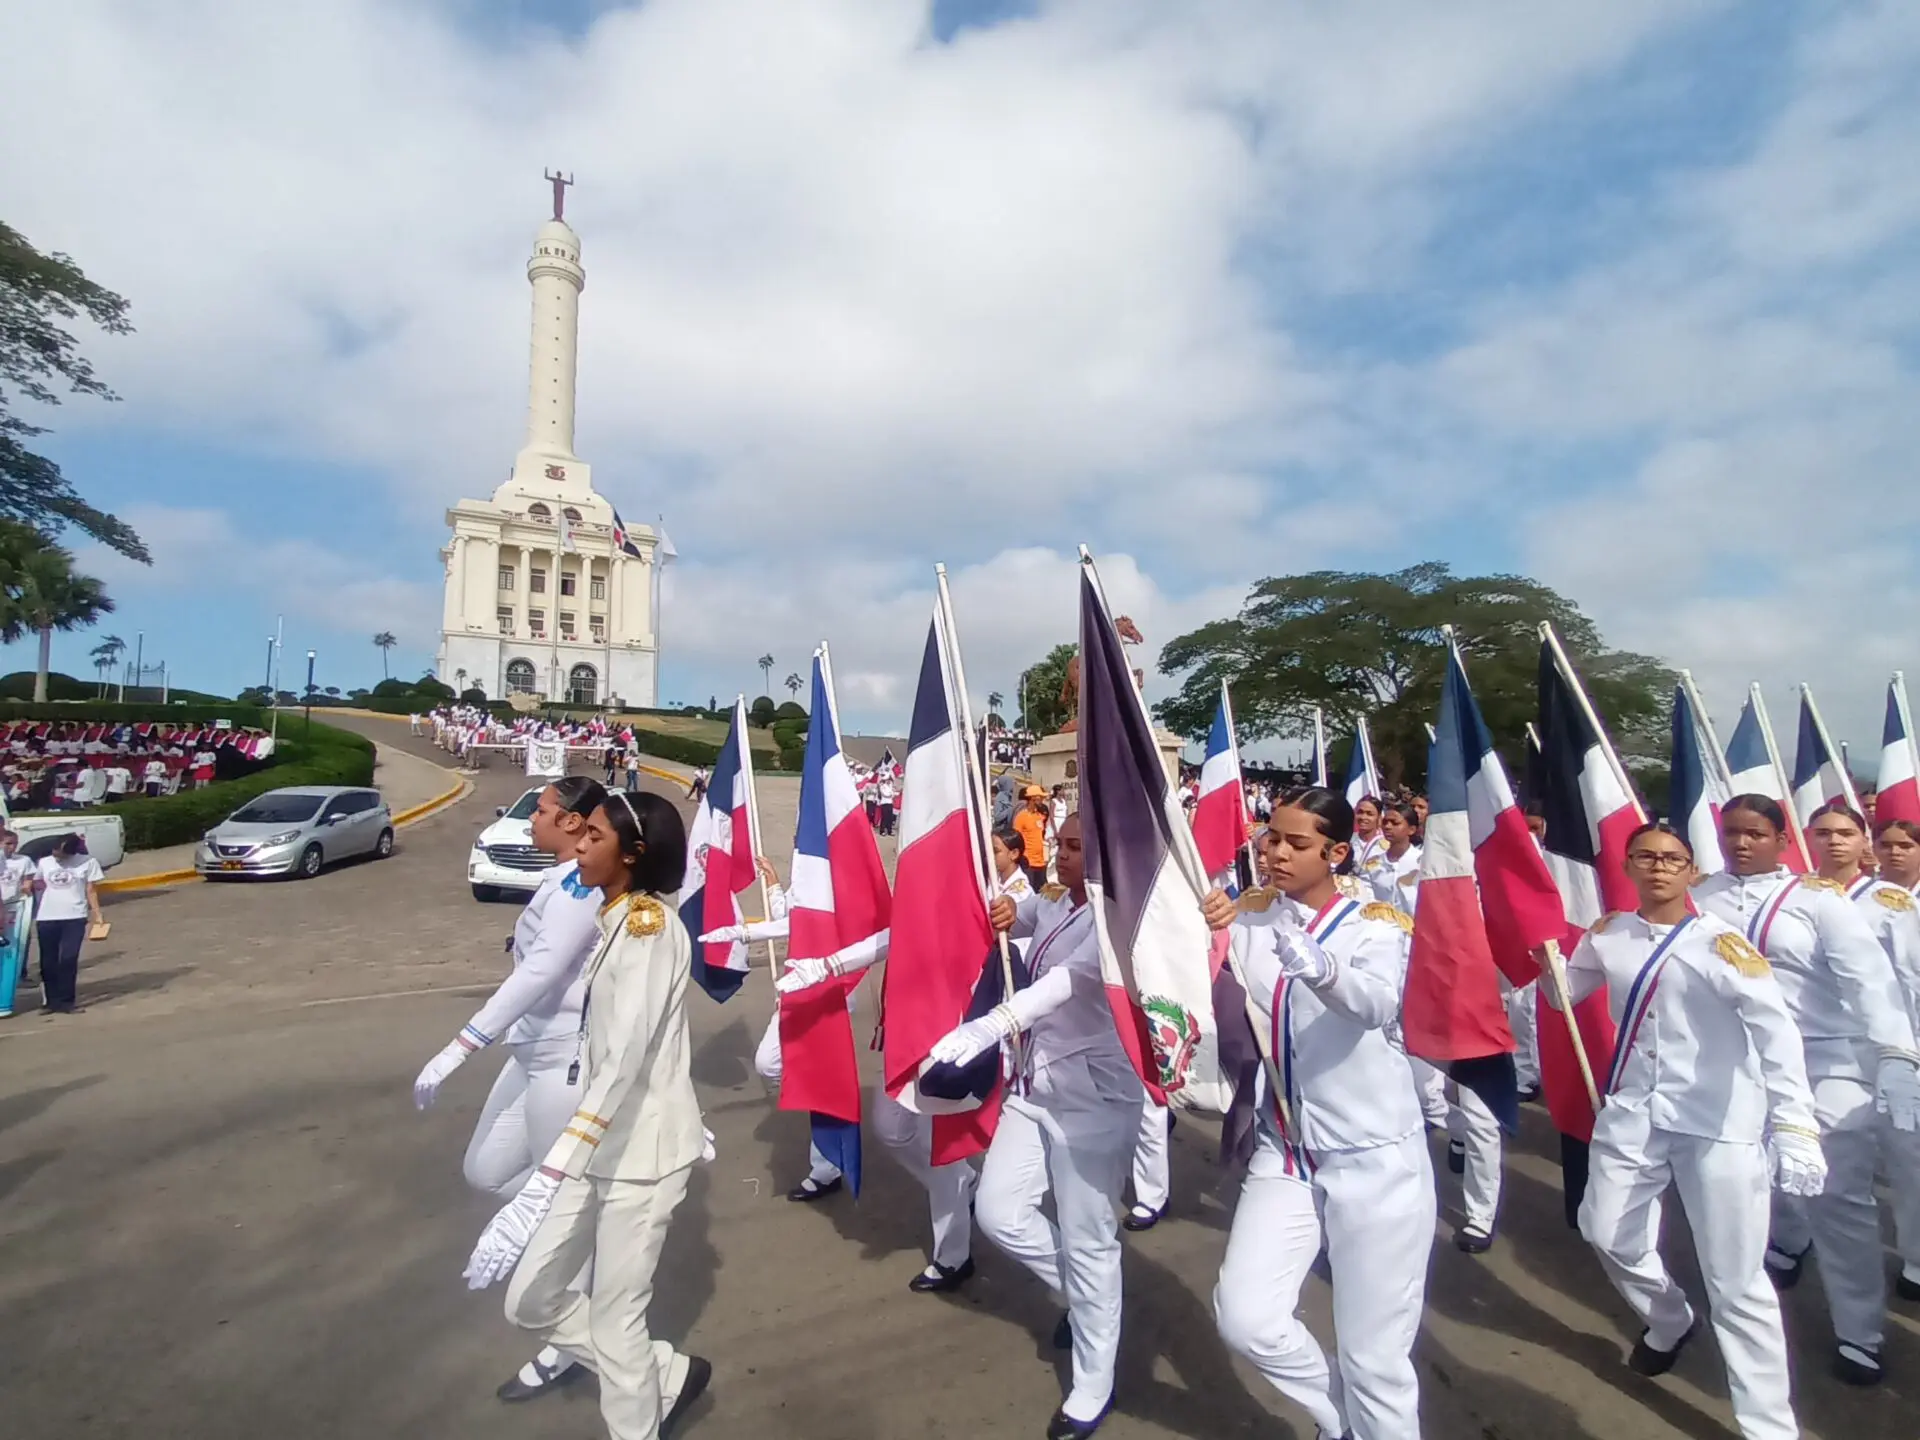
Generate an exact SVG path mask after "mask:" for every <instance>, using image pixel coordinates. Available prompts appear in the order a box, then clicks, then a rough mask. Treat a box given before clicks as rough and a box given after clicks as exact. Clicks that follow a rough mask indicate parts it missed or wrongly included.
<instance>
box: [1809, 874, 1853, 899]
mask: <svg viewBox="0 0 1920 1440" xmlns="http://www.w3.org/2000/svg"><path fill="white" fill-rule="evenodd" d="M1800 883H1801V884H1802V885H1805V886H1806V887H1807V888H1808V889H1809V890H1831V891H1832V892H1833V893H1834V894H1836V895H1844V894H1846V893H1847V887H1846V886H1844V885H1842V884H1841V883H1840V882H1839V881H1838V880H1829V879H1827V877H1826V876H1824V875H1802V876H1801V877H1800Z"/></svg>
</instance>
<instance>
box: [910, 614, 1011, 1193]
mask: <svg viewBox="0 0 1920 1440" xmlns="http://www.w3.org/2000/svg"><path fill="white" fill-rule="evenodd" d="M941 622H942V614H941V612H940V610H939V609H937V608H936V610H935V613H934V618H933V623H932V624H931V625H930V626H929V627H928V629H927V648H926V651H925V653H924V655H923V656H922V658H921V661H920V683H919V685H918V687H917V688H916V689H915V691H914V701H913V723H912V725H911V727H910V729H909V734H908V741H907V760H906V766H905V775H906V782H905V785H904V787H903V791H902V793H903V798H904V801H905V803H904V806H903V808H902V810H901V813H900V858H899V861H898V863H897V864H896V865H895V866H894V888H893V918H892V931H891V938H890V941H889V945H888V950H887V969H886V977H885V982H884V991H883V1002H882V1003H883V1013H884V1015H885V1017H886V1025H885V1028H884V1031H883V1040H882V1044H881V1062H882V1066H883V1069H884V1073H885V1082H886V1087H887V1093H888V1094H889V1095H892V1096H893V1097H894V1098H895V1099H896V1100H898V1101H900V1103H901V1104H903V1105H905V1106H906V1107H907V1108H908V1109H910V1110H915V1111H918V1112H919V1113H921V1114H930V1115H931V1116H932V1117H933V1163H934V1164H935V1165H944V1164H947V1163H949V1162H951V1161H954V1160H964V1159H966V1158H967V1157H968V1156H969V1155H976V1154H978V1153H979V1152H980V1151H982V1150H984V1149H985V1148H986V1146H987V1142H988V1141H990V1140H991V1139H992V1138H993V1130H994V1124H995V1122H996V1121H997V1119H998V1118H999V1110H1000V1098H1001V1097H1000V1052H999V1049H998V1048H997V1047H996V1048H995V1049H993V1050H992V1051H990V1052H989V1053H988V1054H986V1055H984V1056H981V1057H980V1059H979V1060H978V1061H976V1062H975V1063H974V1065H972V1066H970V1067H963V1070H962V1073H959V1074H952V1075H949V1074H941V1075H939V1076H938V1077H937V1078H935V1077H934V1076H933V1075H932V1074H931V1073H930V1072H933V1071H936V1070H953V1069H955V1067H952V1066H933V1065H930V1064H929V1063H928V1054H929V1052H930V1051H931V1050H932V1049H933V1046H934V1042H935V1041H937V1040H939V1039H940V1038H941V1037H942V1036H944V1035H945V1034H947V1032H948V1031H950V1030H952V1029H953V1028H954V1027H955V1026H956V1025H959V1024H960V1023H961V1022H962V1021H963V1020H966V1019H968V1018H972V1011H973V1010H974V1009H976V1008H977V1007H976V1005H975V1003H974V1002H975V999H976V996H977V995H978V993H979V991H980V988H981V984H982V981H983V979H984V978H989V975H990V972H991V975H990V978H992V979H996V980H997V979H999V978H1000V975H999V963H1000V962H999V956H998V953H997V947H995V945H994V943H993V931H992V927H991V926H989V925H988V923H987V901H986V888H985V887H986V872H985V870H984V868H983V858H984V855H985V846H984V837H983V836H982V835H981V833H980V820H979V812H978V810H977V808H976V807H975V805H974V803H973V798H972V790H971V788H970V786H969V784H968V780H967V751H966V743H967V742H966V736H965V734H964V733H963V726H962V723H961V720H960V718H959V706H958V705H957V703H956V700H955V694H956V692H955V681H954V676H955V674H956V667H955V666H954V665H953V664H952V660H951V657H950V655H949V654H948V651H947V646H946V645H945V644H944V643H943V632H944V629H945V627H944V626H943V625H942V623H941ZM1000 989H1002V990H1003V989H1004V986H1002V987H1000ZM1004 998H1006V997H1004V996H1003V995H1002V996H1000V999H1004ZM1000 999H996V1000H995V1002H994V1003H996V1004H997V1003H1000ZM987 1008H989V1009H991V1008H992V1007H991V1006H988V1007H987Z"/></svg>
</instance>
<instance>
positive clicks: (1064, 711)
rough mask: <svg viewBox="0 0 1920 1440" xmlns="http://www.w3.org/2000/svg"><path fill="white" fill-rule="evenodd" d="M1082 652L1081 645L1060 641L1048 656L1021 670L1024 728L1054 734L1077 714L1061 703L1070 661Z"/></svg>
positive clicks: (1034, 731) (1021, 711)
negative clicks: (1061, 694)
mask: <svg viewBox="0 0 1920 1440" xmlns="http://www.w3.org/2000/svg"><path fill="white" fill-rule="evenodd" d="M1079 653H1080V647H1079V646H1078V645H1056V646H1054V647H1053V649H1051V650H1049V651H1048V652H1047V658H1046V659H1044V660H1042V661H1041V662H1040V663H1039V664H1037V665H1029V666H1028V667H1027V668H1026V670H1024V671H1023V672H1022V673H1021V675H1020V728H1021V729H1023V730H1028V731H1031V732H1032V733H1033V734H1035V735H1051V734H1053V732H1054V731H1056V730H1058V729H1059V728H1060V727H1061V726H1062V725H1064V724H1066V723H1067V721H1068V720H1070V719H1072V718H1073V712H1072V711H1070V710H1069V709H1068V708H1067V707H1066V706H1065V705H1063V704H1061V703H1060V691H1061V690H1062V688H1064V687H1065V685H1066V683H1067V665H1068V664H1069V663H1070V662H1071V661H1072V659H1073V657H1074V656H1075V655H1077V654H1079Z"/></svg>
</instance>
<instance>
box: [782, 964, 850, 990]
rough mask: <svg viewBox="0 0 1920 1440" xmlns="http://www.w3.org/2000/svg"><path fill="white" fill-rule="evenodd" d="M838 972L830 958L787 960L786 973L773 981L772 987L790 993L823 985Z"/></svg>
mask: <svg viewBox="0 0 1920 1440" xmlns="http://www.w3.org/2000/svg"><path fill="white" fill-rule="evenodd" d="M839 973H840V972H839V971H838V970H836V969H834V966H833V961H832V960H831V959H812V960H789V961H788V962H787V968H786V973H785V974H783V975H781V977H780V978H779V979H778V980H776V981H774V982H773V988H774V989H776V990H778V991H779V992H780V993H781V994H782V995H791V994H793V992H794V991H796V990H811V989H812V988H813V987H814V986H815V985H824V984H826V983H827V981H829V980H831V979H833V977H834V976H836V975H838V974H839Z"/></svg>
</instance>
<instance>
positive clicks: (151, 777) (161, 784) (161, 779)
mask: <svg viewBox="0 0 1920 1440" xmlns="http://www.w3.org/2000/svg"><path fill="white" fill-rule="evenodd" d="M142 773H143V775H144V777H145V782H146V787H147V794H149V795H158V794H159V793H160V792H161V791H163V790H165V789H166V788H167V762H166V761H164V760H162V759H161V758H160V757H159V756H158V755H155V756H153V757H152V758H151V759H149V760H148V761H147V768H146V770H145V771H144V772H142Z"/></svg>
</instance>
